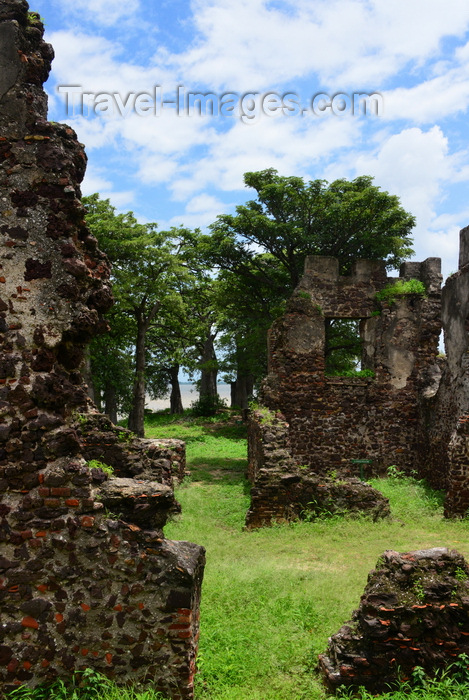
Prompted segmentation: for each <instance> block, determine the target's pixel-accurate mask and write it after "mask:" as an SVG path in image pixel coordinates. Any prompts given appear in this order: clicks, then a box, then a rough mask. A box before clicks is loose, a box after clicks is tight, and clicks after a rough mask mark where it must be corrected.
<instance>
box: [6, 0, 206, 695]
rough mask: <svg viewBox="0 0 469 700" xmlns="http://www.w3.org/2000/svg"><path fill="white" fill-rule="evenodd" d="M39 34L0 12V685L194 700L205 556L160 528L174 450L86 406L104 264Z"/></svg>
mask: <svg viewBox="0 0 469 700" xmlns="http://www.w3.org/2000/svg"><path fill="white" fill-rule="evenodd" d="M42 35H43V26H42V23H41V21H40V18H39V16H38V15H36V14H35V13H30V12H29V10H28V5H27V3H26V2H25V1H24V0H0V546H1V549H0V684H1V687H2V690H3V691H4V692H7V691H9V690H12V689H14V688H16V687H17V686H18V685H22V684H26V685H28V686H31V687H33V686H36V685H37V684H40V683H45V682H49V681H53V680H54V679H56V678H57V677H62V678H67V677H69V676H70V674H72V673H73V672H74V671H75V670H80V669H83V668H87V667H92V668H94V669H96V670H97V671H100V672H102V673H104V674H106V675H107V676H109V677H110V678H113V679H115V680H116V681H117V682H122V683H124V682H125V683H127V682H132V681H135V682H145V683H149V684H151V686H152V687H154V688H156V689H158V690H161V691H163V692H164V693H165V694H166V695H167V696H168V697H170V698H172V699H173V700H180V699H183V698H184V699H189V698H192V697H193V675H194V669H195V656H196V650H197V640H198V633H199V598H200V587H201V579H202V574H203V566H204V550H203V548H202V547H199V546H198V545H195V544H192V543H188V542H171V541H168V540H166V539H165V538H164V535H163V530H162V528H163V526H164V524H165V522H166V520H167V517H168V515H170V514H171V513H174V512H177V511H178V509H179V506H178V504H177V503H176V501H175V499H174V494H173V489H172V486H173V478H177V479H179V478H181V476H182V475H183V472H184V467H185V455H184V449H183V445H182V444H181V443H178V442H177V441H168V442H166V443H163V444H161V443H156V442H155V441H141V442H139V441H137V440H135V439H134V437H133V436H132V435H131V434H128V433H127V432H126V431H123V432H122V431H120V429H118V428H115V427H113V426H112V425H111V424H110V423H109V421H107V419H106V418H105V417H103V416H99V415H98V414H96V412H95V409H93V407H92V406H90V403H89V400H88V398H87V395H86V386H85V385H84V383H83V379H82V375H81V372H80V367H81V364H82V361H83V357H84V350H85V347H86V344H87V343H88V342H89V340H90V339H91V338H92V337H93V336H94V335H95V334H96V333H99V332H103V331H105V330H106V324H105V322H104V321H103V318H102V314H103V313H104V312H105V311H107V310H108V309H109V308H110V305H111V304H112V294H111V290H110V287H109V282H108V279H109V266H108V263H107V260H106V258H105V256H104V255H103V254H102V253H101V252H100V251H99V249H98V247H97V241H96V240H95V239H94V238H93V237H92V236H91V235H90V233H89V231H88V229H87V227H86V225H85V223H84V218H83V217H84V210H83V207H82V204H81V202H80V189H79V185H80V182H81V180H82V178H83V174H84V171H85V166H86V157H85V154H84V151H83V147H82V145H81V144H79V143H78V141H77V139H76V136H75V133H74V132H73V130H72V129H70V128H69V127H67V126H64V125H61V124H53V123H50V122H48V121H47V98H46V95H45V93H44V91H43V87H42V85H43V82H44V81H45V80H46V79H47V76H48V74H49V70H50V64H51V61H52V58H53V50H52V48H51V47H50V46H49V45H48V44H46V43H44V41H43V39H42ZM91 459H97V460H98V461H101V462H103V463H106V464H109V465H110V466H114V468H115V475H116V476H115V477H109V476H108V475H107V474H106V473H104V472H103V470H102V469H100V468H95V469H90V468H89V467H88V465H87V461H89V460H91Z"/></svg>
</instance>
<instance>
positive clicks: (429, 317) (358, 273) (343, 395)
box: [247, 257, 441, 525]
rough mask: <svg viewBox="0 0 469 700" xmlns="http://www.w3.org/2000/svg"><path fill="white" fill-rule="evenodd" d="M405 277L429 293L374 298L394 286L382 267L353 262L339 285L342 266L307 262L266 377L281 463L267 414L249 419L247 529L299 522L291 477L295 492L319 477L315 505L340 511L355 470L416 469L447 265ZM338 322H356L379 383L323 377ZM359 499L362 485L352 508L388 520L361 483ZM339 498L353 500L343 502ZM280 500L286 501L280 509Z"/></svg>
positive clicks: (412, 269) (411, 267)
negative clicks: (320, 495)
mask: <svg viewBox="0 0 469 700" xmlns="http://www.w3.org/2000/svg"><path fill="white" fill-rule="evenodd" d="M399 279H400V280H401V281H408V280H411V279H417V280H420V281H421V282H422V283H423V284H424V285H425V289H426V294H425V295H421V294H409V295H404V296H402V297H399V298H395V299H394V300H393V301H389V300H385V299H384V300H379V298H378V297H377V293H379V292H380V291H382V290H383V289H384V288H385V287H388V286H389V285H391V284H393V283H394V282H396V278H389V277H387V275H386V268H385V264H384V262H381V261H366V260H358V261H356V262H355V264H354V266H353V268H352V270H351V273H350V274H349V275H346V276H342V275H339V263H338V260H337V259H335V258H325V257H309V258H307V259H306V263H305V273H304V276H303V278H302V280H301V282H300V284H299V286H298V288H297V289H296V290H295V292H294V294H293V296H292V298H291V299H290V300H289V302H288V304H287V309H286V313H285V315H284V316H283V317H282V318H280V319H279V320H278V321H276V322H275V323H274V325H273V327H272V329H271V333H270V345H269V373H268V376H267V378H266V380H265V381H264V384H263V387H262V392H261V401H262V404H263V405H264V406H265V407H266V408H267V409H268V412H269V413H270V415H271V418H270V419H269V420H270V423H271V425H272V424H274V425H275V426H276V430H277V434H278V433H279V431H280V433H281V434H282V438H281V440H280V442H277V443H276V444H275V445H274V448H273V449H274V452H275V454H274V455H273V454H272V439H271V435H272V429H271V427H269V426H267V425H266V420H265V418H263V416H262V410H261V412H260V414H259V413H254V414H253V415H252V416H251V422H250V428H249V432H250V437H249V474H250V478H251V482H252V483H253V498H252V503H251V509H250V511H249V513H248V518H247V523H248V524H251V525H252V524H258V523H259V522H266V521H267V519H268V518H267V516H268V517H270V518H271V517H274V519H279V518H282V517H286V515H287V513H288V509H290V511H291V512H293V513H297V512H298V506H299V504H298V503H297V502H296V501H295V502H291V503H290V504H288V495H287V493H286V491H285V485H286V484H287V481H286V479H288V478H289V477H288V474H294V475H295V477H294V478H295V479H296V480H297V487H296V491H297V492H298V494H300V493H301V492H302V488H301V485H302V484H303V483H305V485H306V483H307V482H308V486H307V489H309V488H310V486H309V484H310V482H311V480H315V481H317V480H318V477H319V478H320V482H321V483H322V484H323V485H324V494H325V500H324V499H322V500H321V501H320V503H319V505H320V509H322V510H323V511H325V510H329V506H328V503H331V502H332V503H334V502H335V501H336V499H337V492H338V491H339V490H340V488H338V487H341V488H342V489H343V490H345V491H347V490H348V489H349V488H350V487H351V482H350V481H348V480H349V479H350V477H358V476H359V467H358V465H357V464H355V463H354V462H353V460H359V461H361V462H362V464H361V466H362V470H363V474H364V476H365V477H367V476H370V475H371V474H380V473H383V472H384V471H385V470H386V468H387V467H389V466H390V465H396V466H397V467H398V468H400V469H403V470H411V469H415V468H416V454H417V453H418V451H419V449H420V447H421V441H422V432H421V430H420V426H421V421H420V416H421V409H420V405H419V398H420V396H421V395H422V393H424V392H425V391H426V392H427V393H428V394H429V395H430V394H432V392H433V393H434V382H435V376H439V373H440V370H439V367H438V362H437V355H438V341H439V335H440V329H441V323H440V301H441V297H440V285H441V274H440V260H439V259H438V258H429V259H427V260H425V261H424V262H422V263H404V264H403V265H402V267H401V272H400V278H399ZM332 319H347V320H355V321H358V323H359V329H360V336H361V340H362V369H368V370H370V374H373V376H364V377H363V376H359V377H337V376H328V374H327V371H326V369H327V367H326V357H327V354H328V348H327V328H328V324H329V323H330V321H331V320H332ZM267 422H268V421H267ZM287 463H288V464H287ZM331 475H332V477H333V478H332V479H331ZM337 479H339V481H341V482H342V483H339V484H337ZM355 482H356V479H355ZM332 487H333V488H334V492H335V493H334V495H333V496H332V494H331V493H330V491H331V488H332ZM276 490H277V492H278V497H277V503H276V502H275V499H273V494H274V493H275V491H276ZM361 491H362V493H363V497H362V496H359V493H360V484H355V486H354V493H355V497H354V498H353V499H351V501H350V502H351V503H352V504H353V505H352V507H351V508H350V509H351V510H357V509H358V510H364V511H367V510H368V511H370V510H371V513H372V514H373V516H374V517H375V516H376V515H377V514H379V515H382V514H385V513H386V512H389V511H388V510H386V505H385V504H384V503H383V501H382V497H381V500H380V496H379V494H377V493H376V492H374V493H373V494H372V497H371V491H370V487H365V485H364V484H363V485H361ZM290 492H291V489H290ZM291 493H292V492H291ZM292 496H293V497H294V498H296V496H294V494H293V493H292ZM370 497H371V499H370ZM360 498H363V503H362V506H360V504H359V501H360ZM344 499H345V501H347V500H348V496H347V494H346V493H345V492H344V494H343V499H342V500H344ZM279 500H280V501H283V502H282V503H281V506H280V507H277V504H278V501H279ZM313 505H314V504H313ZM303 507H304V503H301V508H303ZM313 511H314V508H313Z"/></svg>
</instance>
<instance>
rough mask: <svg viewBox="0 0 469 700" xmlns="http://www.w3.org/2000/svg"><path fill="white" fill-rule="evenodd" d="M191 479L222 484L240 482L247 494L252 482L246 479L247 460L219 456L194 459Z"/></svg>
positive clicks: (191, 465)
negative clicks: (218, 457)
mask: <svg viewBox="0 0 469 700" xmlns="http://www.w3.org/2000/svg"><path fill="white" fill-rule="evenodd" d="M189 471H190V477H189V479H190V481H191V482H197V481H199V482H204V483H206V484H207V483H211V484H221V485H225V484H226V485H228V484H229V485H231V486H233V485H235V484H240V485H242V487H243V492H244V493H245V494H248V493H250V490H251V484H250V483H249V482H248V480H247V479H246V460H245V459H229V458H225V459H223V460H220V459H217V458H213V459H210V458H202V459H193V460H192V461H191V464H190V467H189Z"/></svg>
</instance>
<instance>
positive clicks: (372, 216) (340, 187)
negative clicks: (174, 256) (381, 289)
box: [199, 169, 415, 380]
mask: <svg viewBox="0 0 469 700" xmlns="http://www.w3.org/2000/svg"><path fill="white" fill-rule="evenodd" d="M244 181H245V183H246V185H247V186H249V187H252V188H253V189H254V190H255V191H256V193H257V198H256V199H255V200H250V201H248V202H247V203H246V204H243V205H240V206H238V207H236V214H224V215H222V216H219V217H217V219H216V221H215V222H214V223H213V224H212V225H211V227H210V229H211V234H210V235H206V236H202V237H201V239H200V241H199V246H201V250H203V252H204V255H205V259H206V261H207V263H209V264H211V265H213V266H214V267H216V268H218V269H219V270H220V271H221V274H220V280H221V284H222V286H223V285H224V286H225V292H224V294H223V295H222V296H221V300H220V303H221V307H222V308H223V309H224V321H223V320H222V321H221V325H222V327H223V329H224V330H225V333H224V335H223V336H222V337H223V339H224V342H225V346H226V347H229V343H230V335H231V337H232V349H231V352H229V353H228V358H227V359H228V360H229V361H231V367H230V369H231V370H232V371H233V370H234V367H235V366H237V372H238V377H241V376H243V375H245V376H246V375H247V374H249V373H251V372H252V371H253V372H254V375H255V378H256V379H257V380H258V379H259V378H260V376H262V374H263V373H264V372H265V370H264V372H262V369H261V368H265V367H266V345H267V342H266V334H267V328H268V326H270V325H271V323H272V322H273V320H274V319H275V318H276V317H278V316H279V315H280V314H281V313H282V310H283V304H284V302H285V300H286V299H288V297H289V296H290V295H291V293H292V292H293V290H294V289H295V287H296V286H297V284H298V282H299V281H300V279H301V276H302V274H303V269H304V261H305V258H306V256H307V255H325V256H332V257H337V258H338V259H339V263H340V268H341V271H342V273H344V272H346V271H347V270H348V269H349V268H350V266H351V264H352V262H353V261H354V260H356V259H360V258H361V259H375V260H385V261H386V264H387V266H388V268H393V267H396V266H398V265H399V264H400V263H401V262H402V261H403V260H405V259H406V258H408V257H409V256H410V255H411V254H412V253H413V250H412V247H411V246H412V238H411V235H410V234H411V231H412V228H413V226H414V225H415V218H414V217H413V216H412V215H411V214H409V213H408V212H406V211H405V210H404V209H403V207H402V206H401V204H400V202H399V199H398V197H396V196H394V195H391V194H389V193H388V192H385V191H382V190H381V189H380V188H379V187H377V186H375V185H373V179H372V178H371V177H368V176H361V177H357V178H356V179H355V180H352V181H348V180H336V181H334V182H332V183H330V184H328V183H327V182H326V181H324V180H313V181H310V182H305V181H304V180H303V179H302V178H300V177H284V176H281V175H279V174H278V173H277V171H276V170H274V169H268V170H263V171H260V172H249V173H246V174H245V176H244ZM330 331H331V333H332V332H333V333H334V334H335V336H336V337H335V339H334V345H336V346H339V347H341V350H342V354H341V356H340V361H341V363H342V364H343V363H344V362H345V363H346V357H345V356H346V354H347V350H346V348H342V346H345V345H347V346H349V347H350V358H351V360H350V361H351V362H352V360H353V361H355V360H354V358H355V355H356V350H357V342H356V339H354V338H353V337H351V334H350V331H349V330H347V336H350V337H347V338H345V335H344V337H341V334H340V325H337V324H336V325H335V326H334V327H332V326H331V329H330ZM253 333H254V335H255V341H254V337H253ZM352 335H353V334H352ZM260 348H263V351H261V352H259V349H260ZM352 355H353V358H352ZM334 357H335V358H339V353H338V352H336V353H335V354H334ZM247 368H250V369H247Z"/></svg>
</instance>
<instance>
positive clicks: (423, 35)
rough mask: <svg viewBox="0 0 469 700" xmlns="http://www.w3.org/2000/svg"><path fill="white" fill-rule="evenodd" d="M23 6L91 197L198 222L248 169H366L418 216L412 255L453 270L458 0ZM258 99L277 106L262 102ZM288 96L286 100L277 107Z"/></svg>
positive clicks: (461, 182)
mask: <svg viewBox="0 0 469 700" xmlns="http://www.w3.org/2000/svg"><path fill="white" fill-rule="evenodd" d="M31 9H32V10H35V11H38V12H39V13H40V14H41V16H42V17H43V18H44V20H45V25H46V39H47V40H48V41H50V42H51V43H52V44H53V46H54V49H55V52H56V58H55V61H54V63H53V66H52V74H51V77H50V79H49V81H48V83H47V86H46V88H47V90H48V93H49V106H50V111H49V118H50V119H51V120H55V121H66V122H67V123H69V124H71V125H72V126H73V127H74V128H75V130H76V131H77V133H78V137H79V139H80V140H81V141H82V142H83V143H85V145H86V150H87V154H88V158H89V163H88V170H87V175H86V178H85V181H84V183H83V188H82V189H83V192H84V193H85V194H90V193H92V192H95V191H98V192H100V193H101V195H102V196H104V197H109V198H110V200H111V202H112V203H113V204H114V205H115V206H116V207H117V208H118V209H120V210H132V211H134V213H135V214H136V216H137V217H138V218H139V219H140V220H141V221H156V222H158V224H159V226H160V228H162V229H165V228H167V227H169V226H171V225H180V224H183V225H185V226H189V227H195V226H199V227H205V226H208V225H209V224H210V223H211V222H213V221H214V219H215V217H216V216H217V215H218V214H221V213H226V212H230V211H233V210H234V207H235V206H236V205H237V204H241V203H243V202H244V201H246V200H247V199H249V198H251V197H252V194H253V193H252V191H250V190H247V189H246V188H245V187H244V184H243V173H244V172H246V171H252V170H261V169H264V168H269V167H274V168H276V169H277V170H278V171H279V172H280V173H281V174H283V175H300V176H302V177H305V178H307V179H315V178H324V179H326V180H329V181H331V180H333V179H336V178H341V177H346V178H354V177H356V176H357V175H373V176H374V177H375V184H377V185H379V186H380V187H382V188H383V189H386V190H388V191H389V192H391V193H392V194H397V195H398V196H399V197H400V198H401V202H402V204H403V205H404V207H405V208H406V209H408V210H409V211H411V212H412V213H413V214H414V215H415V216H416V217H417V226H416V229H415V231H414V237H415V246H414V247H415V249H416V256H415V259H417V260H423V259H424V258H426V257H428V256H439V257H442V258H443V272H444V273H445V274H449V273H450V272H452V271H454V270H456V269H457V252H458V239H459V235H458V233H459V229H460V228H462V227H464V226H466V225H468V224H469V198H468V196H467V192H468V181H469V148H468V131H469V129H468V108H469V3H467V1H466V0H450V1H449V2H443V1H442V0H393V2H389V0H292V1H290V0H272V1H271V2H268V1H265V0H193V1H192V2H189V1H187V0H161V1H160V2H158V1H157V2H151V1H150V0H126V2H123V1H122V0H36V2H34V3H31ZM59 86H62V92H61V93H59V92H58V87H59ZM63 86H80V87H78V88H75V89H76V90H78V91H81V92H86V93H89V94H92V95H97V94H100V95H101V98H100V99H101V100H105V99H107V98H105V97H103V96H105V95H111V94H116V95H118V96H119V97H120V100H121V102H122V104H123V105H125V104H126V100H127V98H128V96H129V94H130V101H128V102H127V105H128V106H129V105H130V106H132V105H133V101H134V99H135V98H136V96H137V95H139V94H142V93H148V94H149V95H152V94H156V93H155V86H160V88H158V90H161V95H162V97H161V99H162V100H164V101H166V102H171V101H175V97H174V95H175V90H176V87H177V86H183V88H184V90H185V92H186V94H187V93H198V92H203V93H213V94H214V95H215V96H216V97H217V99H218V98H220V96H221V95H223V94H226V93H230V95H231V96H232V99H235V98H236V97H238V98H239V99H241V97H242V96H243V95H245V94H246V93H248V92H249V93H254V94H255V97H254V98H249V99H253V100H254V101H255V106H256V109H254V108H253V109H251V115H253V116H251V118H246V117H245V118H244V119H241V118H240V117H239V116H235V115H233V114H232V113H230V112H228V113H224V114H219V115H218V116H212V115H210V114H205V115H203V116H198V115H196V114H192V115H191V116H189V115H188V114H187V113H185V111H184V109H181V110H180V113H179V115H178V114H177V113H176V109H175V107H174V106H173V107H171V106H165V107H164V108H161V109H160V110H159V113H158V114H155V113H154V109H153V111H152V110H151V109H150V108H148V110H146V105H147V104H149V103H148V102H145V99H146V98H143V100H144V101H143V102H142V103H140V104H141V105H143V107H144V108H143V109H141V110H140V111H141V112H142V114H141V115H138V114H136V113H135V110H133V109H129V110H128V114H127V116H123V115H122V113H119V110H118V109H117V108H115V109H114V110H113V113H110V111H109V110H108V113H103V110H101V112H100V111H99V109H97V110H94V107H95V106H96V104H97V103H96V98H95V97H92V98H90V99H91V109H90V110H89V112H88V114H86V110H84V112H85V114H83V115H82V114H80V109H79V107H78V106H76V107H75V111H74V113H73V112H72V111H71V110H69V113H68V114H67V112H66V104H65V97H66V95H65V93H64V92H63ZM267 93H269V94H270V99H271V101H270V102H269V103H268V104H267V108H268V111H270V114H265V113H263V112H262V110H261V109H260V105H261V102H262V99H263V96H264V95H265V94H267ZM287 93H288V94H290V95H292V94H293V95H295V96H296V100H297V102H298V107H297V108H296V109H295V110H291V111H289V110H288V109H286V108H284V107H285V105H283V106H282V103H281V102H279V101H278V100H281V99H282V96H283V95H285V94H287ZM318 93H323V94H324V95H325V96H329V97H330V98H331V97H333V96H334V95H336V94H338V93H340V94H343V95H347V96H353V94H355V93H359V94H361V93H368V94H373V93H380V94H381V95H382V98H383V102H382V110H381V114H380V115H378V116H377V115H375V114H367V115H363V114H355V115H353V114H351V111H350V109H349V108H348V105H347V104H346V103H344V110H343V112H342V114H334V113H333V110H332V109H325V110H324V111H322V112H321V111H319V110H317V113H316V114H315V113H313V112H312V110H311V98H312V97H313V96H314V95H316V94H318ZM158 94H159V92H158ZM276 96H278V97H276ZM147 99H149V98H147ZM324 99H326V98H324ZM245 100H248V98H245ZM300 103H301V114H299V113H298V112H300V106H299V105H300ZM101 104H105V102H104V103H103V102H102V103H101ZM243 104H245V105H246V106H247V107H249V106H250V105H251V103H250V102H248V101H245V102H244V103H243ZM321 104H323V105H324V104H326V102H323V103H321ZM303 109H304V110H305V112H304V113H303ZM145 110H146V111H145ZM121 111H122V110H121ZM247 111H249V109H247ZM335 111H336V112H337V111H338V110H337V109H336V110H335Z"/></svg>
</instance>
